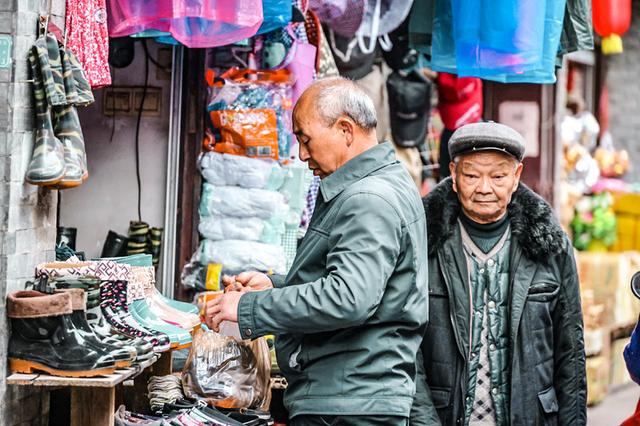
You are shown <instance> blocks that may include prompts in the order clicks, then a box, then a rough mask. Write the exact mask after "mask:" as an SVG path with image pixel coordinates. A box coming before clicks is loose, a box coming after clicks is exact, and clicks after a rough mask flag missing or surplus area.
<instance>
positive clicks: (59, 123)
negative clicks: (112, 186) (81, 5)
mask: <svg viewBox="0 0 640 426" xmlns="http://www.w3.org/2000/svg"><path fill="white" fill-rule="evenodd" d="M58 48H59V57H60V61H61V64H62V79H63V83H64V88H65V93H66V98H67V104H66V105H60V106H55V107H54V108H53V113H54V132H55V134H56V136H57V137H58V139H60V141H61V142H62V144H63V146H64V158H65V163H66V166H67V168H66V171H65V175H64V178H63V179H62V181H61V182H60V183H59V184H58V187H59V188H60V189H65V188H73V187H75V186H78V185H80V184H82V183H83V182H84V181H85V180H87V178H88V177H89V172H88V170H87V154H86V151H85V146H84V136H83V135H82V127H81V126H80V119H79V118H78V112H77V111H76V107H75V105H77V104H79V103H82V102H84V99H82V100H81V99H80V95H79V91H78V87H81V86H82V82H81V81H78V80H76V78H75V76H74V70H75V67H74V66H73V65H72V63H71V59H72V54H70V53H69V52H68V51H67V50H64V49H63V48H62V47H61V46H58Z"/></svg>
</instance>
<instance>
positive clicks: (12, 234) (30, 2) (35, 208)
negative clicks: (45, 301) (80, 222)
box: [0, 0, 64, 425]
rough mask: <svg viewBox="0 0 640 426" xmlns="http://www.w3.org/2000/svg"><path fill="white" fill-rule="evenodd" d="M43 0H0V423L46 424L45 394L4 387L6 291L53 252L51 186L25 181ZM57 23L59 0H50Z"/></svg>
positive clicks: (30, 274)
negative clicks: (33, 49) (6, 45)
mask: <svg viewBox="0 0 640 426" xmlns="http://www.w3.org/2000/svg"><path fill="white" fill-rule="evenodd" d="M38 10H42V11H45V10H46V1H44V0H43V1H42V4H41V2H40V1H36V0H0V35H6V34H9V35H11V36H12V51H11V56H12V63H11V66H10V67H9V68H4V69H0V401H2V403H0V425H41V424H42V425H45V424H47V422H48V410H49V396H48V393H47V392H43V391H42V390H41V389H37V388H24V387H17V386H16V387H13V386H7V385H6V383H5V376H6V371H7V366H6V362H7V358H6V353H7V352H6V351H7V340H8V330H9V325H8V323H7V319H6V317H5V296H6V294H7V293H8V292H11V291H15V290H18V289H20V288H23V287H24V282H25V281H26V280H27V279H30V278H32V277H33V268H34V266H35V265H36V264H37V263H39V262H43V261H46V260H51V259H53V257H54V253H53V249H54V244H55V235H56V212H55V210H56V202H57V198H56V196H57V194H56V191H50V190H47V189H38V188H37V187H34V186H31V185H29V184H26V183H24V174H25V171H26V168H27V165H28V163H29V160H30V158H31V150H32V148H33V136H34V135H33V131H32V128H33V108H32V104H31V98H32V95H31V85H30V83H28V82H27V81H26V80H28V79H29V73H28V72H27V50H28V48H29V47H30V46H31V45H32V44H33V42H34V41H35V36H36V34H37V18H38ZM52 13H53V15H54V16H53V19H54V22H56V23H57V24H59V25H61V24H62V22H63V18H62V17H63V16H64V0H53V2H52Z"/></svg>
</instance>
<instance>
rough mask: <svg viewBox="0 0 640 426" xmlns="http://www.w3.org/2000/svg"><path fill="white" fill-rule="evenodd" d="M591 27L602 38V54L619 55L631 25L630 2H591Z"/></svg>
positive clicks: (604, 0) (623, 0) (612, 0)
mask: <svg viewBox="0 0 640 426" xmlns="http://www.w3.org/2000/svg"><path fill="white" fill-rule="evenodd" d="M592 7H593V26H594V28H595V30H596V32H597V33H598V34H600V35H601V36H602V53H604V54H610V53H621V52H622V38H621V36H622V35H623V34H624V33H626V32H627V30H628V29H629V25H630V24H631V0H593V4H592Z"/></svg>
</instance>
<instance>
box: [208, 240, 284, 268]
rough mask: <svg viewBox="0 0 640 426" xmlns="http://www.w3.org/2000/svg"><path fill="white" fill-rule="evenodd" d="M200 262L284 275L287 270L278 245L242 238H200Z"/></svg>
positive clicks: (282, 251)
mask: <svg viewBox="0 0 640 426" xmlns="http://www.w3.org/2000/svg"><path fill="white" fill-rule="evenodd" d="M199 253H200V263H202V264H205V265H206V264H209V263H216V264H220V265H222V267H223V268H224V269H228V270H235V271H244V270H257V271H272V272H273V273H274V274H280V275H284V274H286V272H287V269H286V266H287V262H286V257H285V254H284V250H283V248H282V247H280V246H276V245H271V244H263V243H257V242H255V241H242V240H221V241H209V240H202V242H201V243H200V249H199Z"/></svg>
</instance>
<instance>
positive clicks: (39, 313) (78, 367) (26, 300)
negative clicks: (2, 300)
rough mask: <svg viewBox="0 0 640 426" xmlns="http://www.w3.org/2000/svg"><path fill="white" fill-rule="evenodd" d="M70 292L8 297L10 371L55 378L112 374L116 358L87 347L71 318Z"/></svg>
mask: <svg viewBox="0 0 640 426" xmlns="http://www.w3.org/2000/svg"><path fill="white" fill-rule="evenodd" d="M72 312H73V309H72V304H71V295H70V294H68V293H56V294H43V293H40V292H37V291H33V290H26V291H18V292H14V293H11V294H9V295H8V296H7V313H8V316H9V318H10V319H11V338H10V339H9V350H8V352H9V353H8V358H9V368H10V370H11V371H12V372H15V373H32V372H33V371H34V370H37V371H43V372H46V373H49V374H52V375H55V376H69V377H92V376H99V375H106V374H112V373H113V372H114V371H115V369H116V366H115V359H114V358H113V357H112V356H111V355H110V354H109V352H108V351H107V350H106V349H102V348H97V347H94V346H92V345H87V344H86V340H85V338H84V336H83V334H82V333H81V332H79V331H78V329H77V328H76V327H75V326H74V324H73V321H72V319H71V313H72Z"/></svg>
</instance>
